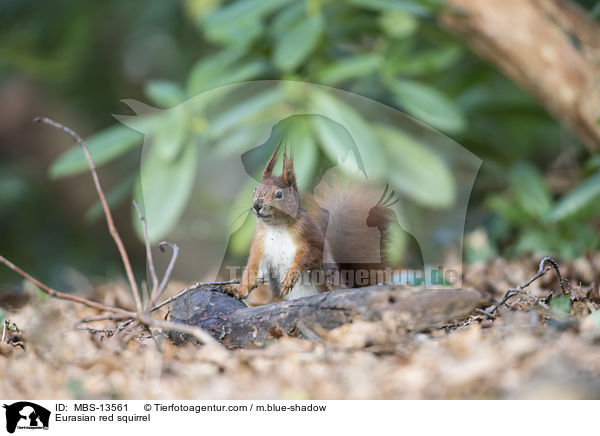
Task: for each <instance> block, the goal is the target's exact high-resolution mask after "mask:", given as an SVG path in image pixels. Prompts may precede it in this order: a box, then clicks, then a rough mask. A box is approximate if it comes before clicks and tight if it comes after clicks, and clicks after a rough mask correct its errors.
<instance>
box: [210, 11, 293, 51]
mask: <svg viewBox="0 0 600 436" xmlns="http://www.w3.org/2000/svg"><path fill="white" fill-rule="evenodd" d="M290 2H291V0H239V1H236V2H234V3H231V4H229V5H227V6H225V7H222V8H220V9H217V10H215V11H214V12H212V13H210V14H208V15H206V16H205V17H204V18H203V20H202V24H203V26H202V28H203V29H204V33H205V35H206V37H207V38H208V39H210V40H211V41H214V42H217V43H222V44H235V43H237V44H239V43H240V41H243V42H244V43H246V44H247V43H248V42H249V41H251V40H253V39H255V38H256V37H258V36H259V35H260V34H261V32H262V30H263V28H264V25H263V24H262V22H261V20H262V19H263V17H264V16H266V15H268V14H270V13H272V12H274V11H276V10H277V9H279V8H280V7H282V6H284V5H286V4H288V3H290Z"/></svg>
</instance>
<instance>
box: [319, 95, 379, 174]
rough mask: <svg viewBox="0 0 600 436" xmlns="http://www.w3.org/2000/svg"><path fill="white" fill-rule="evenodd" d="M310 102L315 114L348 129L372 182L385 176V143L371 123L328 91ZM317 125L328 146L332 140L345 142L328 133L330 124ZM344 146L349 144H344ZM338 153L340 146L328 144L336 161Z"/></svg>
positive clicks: (328, 150) (331, 155)
mask: <svg viewBox="0 0 600 436" xmlns="http://www.w3.org/2000/svg"><path fill="white" fill-rule="evenodd" d="M310 103H311V105H310V108H311V110H312V112H313V113H319V114H323V115H325V116H327V117H328V118H330V119H331V120H333V121H335V122H337V123H339V124H341V125H342V126H344V127H345V128H346V129H347V130H348V133H350V135H351V137H352V138H353V140H354V143H355V144H356V147H357V148H358V151H359V154H360V157H361V159H362V161H363V164H364V169H365V172H366V173H367V176H368V177H369V178H370V179H377V178H380V177H383V176H384V175H385V171H386V169H387V163H386V159H385V156H384V153H383V151H382V148H381V144H380V142H379V141H378V139H377V136H376V135H375V134H373V132H372V130H371V126H370V125H369V123H368V122H367V121H366V120H365V119H364V118H363V117H362V116H361V114H360V113H359V112H358V111H356V110H355V109H354V108H352V107H351V106H350V105H349V104H348V103H346V102H345V101H342V100H341V99H338V98H335V97H334V96H332V95H331V94H328V93H324V92H314V93H313V94H312V98H311V102H310ZM316 126H317V127H318V130H317V131H318V132H320V135H321V139H322V141H324V143H325V144H326V145H327V144H328V143H330V142H331V141H333V142H337V141H339V140H340V139H341V138H339V137H336V136H335V134H333V135H328V134H327V131H326V129H327V128H328V126H327V123H322V122H318V121H317V123H316ZM344 146H347V145H346V144H344ZM338 151H339V150H338V147H337V146H335V145H334V146H331V145H328V148H327V149H326V152H329V153H328V154H329V157H330V158H331V159H332V160H333V161H334V162H335V159H336V158H337V156H338V155H337V153H338ZM357 163H358V162H357Z"/></svg>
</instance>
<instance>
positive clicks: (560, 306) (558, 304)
mask: <svg viewBox="0 0 600 436" xmlns="http://www.w3.org/2000/svg"><path fill="white" fill-rule="evenodd" d="M550 308H551V309H552V311H553V312H554V313H556V314H557V315H560V316H563V317H567V316H569V314H570V313H571V299H570V298H569V297H567V296H566V295H560V296H558V297H556V298H553V299H552V301H550Z"/></svg>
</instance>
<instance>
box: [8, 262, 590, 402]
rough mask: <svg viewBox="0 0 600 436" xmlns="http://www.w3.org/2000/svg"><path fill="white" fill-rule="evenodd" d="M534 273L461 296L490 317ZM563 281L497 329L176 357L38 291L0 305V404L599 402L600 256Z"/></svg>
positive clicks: (484, 281) (496, 277) (502, 277)
mask: <svg viewBox="0 0 600 436" xmlns="http://www.w3.org/2000/svg"><path fill="white" fill-rule="evenodd" d="M538 262H539V259H537V260H535V259H528V260H522V261H519V262H516V261H506V260H503V259H496V260H494V261H493V262H490V263H488V264H481V265H477V266H465V272H464V280H463V285H464V287H472V288H475V289H478V290H480V291H481V292H482V294H483V295H484V296H485V298H486V299H487V300H488V303H484V304H482V306H481V307H482V308H485V307H488V306H489V305H491V303H492V302H493V301H498V300H499V299H500V298H501V297H502V295H503V294H504V293H505V292H506V290H507V289H509V288H514V287H515V286H517V285H519V284H521V283H525V282H527V281H528V279H529V278H531V277H532V276H534V275H535V273H536V272H537V263H538ZM560 269H561V272H562V274H563V276H564V277H565V278H567V279H568V280H569V281H570V286H569V287H570V288H571V289H570V290H569V292H567V293H566V294H565V295H563V296H560V297H557V294H558V293H560V287H559V284H558V280H557V277H556V274H555V273H554V271H549V272H548V273H547V274H545V275H544V276H542V277H541V278H539V279H538V280H536V281H535V282H533V283H532V284H531V285H530V286H529V287H528V288H527V293H525V294H519V295H517V296H515V297H513V298H511V299H510V300H508V302H507V304H506V305H505V306H502V307H500V308H499V310H498V311H497V312H496V318H495V319H492V318H488V317H486V316H484V315H481V314H478V313H474V315H473V316H471V317H469V318H468V319H466V320H457V322H453V323H449V324H448V325H446V326H444V327H442V328H440V329H435V330H431V331H427V332H402V331H398V330H395V329H393V328H390V326H388V325H386V324H384V323H368V322H355V323H353V324H348V325H345V326H342V327H339V328H337V329H335V330H332V331H330V332H327V333H323V334H322V335H321V338H320V339H321V340H319V341H318V342H311V341H308V340H303V339H299V338H294V337H287V336H284V337H281V338H280V339H277V340H274V341H272V342H270V343H269V344H266V345H265V346H263V347H261V348H256V349H246V350H226V349H224V348H221V347H217V346H202V347H196V346H193V345H189V344H188V345H183V346H176V345H173V344H172V343H171V342H170V340H169V339H168V338H167V337H166V336H164V335H162V334H160V333H159V332H155V334H154V337H153V336H152V335H150V333H149V332H148V331H147V330H142V329H141V328H137V329H133V328H132V329H129V330H125V331H123V332H120V333H119V334H118V335H111V333H112V331H114V328H115V326H116V323H114V322H113V323H111V322H106V321H105V322H102V323H100V322H99V323H97V325H93V324H92V326H93V327H94V328H95V329H96V330H94V329H91V330H90V329H86V330H78V329H76V327H75V326H76V324H77V320H78V319H80V318H82V317H84V316H90V315H96V314H97V312H95V311H94V310H93V309H89V308H86V307H84V306H80V305H77V304H74V303H71V302H68V301H61V300H56V299H52V298H48V297H45V296H43V297H41V296H40V295H38V294H37V293H35V292H33V293H31V295H32V296H31V297H29V298H21V299H20V301H12V302H7V301H3V302H1V303H0V304H1V305H2V306H3V308H4V311H5V312H6V314H5V320H6V323H5V326H6V328H3V329H2V333H3V336H2V343H0V380H1V381H0V397H1V398H6V399H23V398H27V399H32V400H35V399H459V398H469V399H481V398H518V399H520V398H539V399H542V398H564V399H568V398H600V311H596V310H597V309H598V308H599V307H600V304H599V303H600V299H599V298H598V271H600V256H597V257H596V258H594V259H583V258H582V259H578V260H576V261H574V262H570V263H564V264H562V263H561V264H560ZM594 282H595V283H596V284H595V285H594V284H593V283H594ZM181 287H183V286H179V287H178V286H177V284H175V285H174V286H173V289H172V290H171V292H175V291H176V290H177V289H178V288H181ZM551 294H553V296H552V297H550V298H549V296H550V295H551ZM88 297H89V298H93V299H96V300H98V301H102V302H104V303H105V304H114V305H118V306H121V307H129V306H131V305H132V303H131V301H130V299H129V294H128V290H127V288H126V285H125V284H120V283H111V284H104V285H101V286H98V287H97V288H96V289H95V291H94V294H93V295H89V296H88ZM80 328H81V326H80ZM104 328H109V329H112V331H106V330H102V329H104Z"/></svg>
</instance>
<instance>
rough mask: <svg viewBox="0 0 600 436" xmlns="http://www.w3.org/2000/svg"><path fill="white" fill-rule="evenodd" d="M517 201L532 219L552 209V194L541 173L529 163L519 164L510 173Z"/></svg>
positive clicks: (512, 167) (509, 176)
mask: <svg viewBox="0 0 600 436" xmlns="http://www.w3.org/2000/svg"><path fill="white" fill-rule="evenodd" d="M508 179H509V181H510V186H511V188H512V191H513V193H514V194H515V200H516V201H517V203H518V205H519V207H520V208H521V210H523V211H525V213H526V214H527V215H528V216H530V217H532V218H539V217H541V216H542V215H543V214H545V213H546V212H547V211H548V209H549V208H550V202H551V199H550V192H549V191H548V188H547V187H546V182H545V181H544V178H543V176H542V174H541V173H540V171H539V170H538V169H537V168H536V167H534V166H533V165H531V164H529V163H527V162H523V161H521V162H517V163H516V164H514V165H512V166H511V168H510V169H509V172H508Z"/></svg>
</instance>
